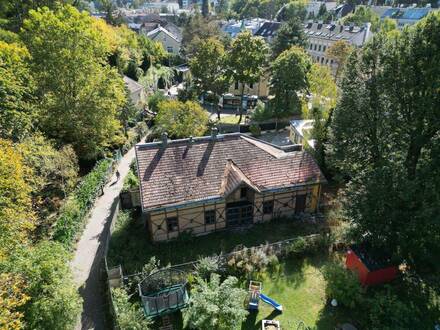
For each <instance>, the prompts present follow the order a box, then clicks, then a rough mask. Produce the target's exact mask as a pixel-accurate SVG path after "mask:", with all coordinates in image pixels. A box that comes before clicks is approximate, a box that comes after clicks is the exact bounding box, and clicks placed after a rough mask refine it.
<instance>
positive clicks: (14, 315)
mask: <svg viewBox="0 0 440 330" xmlns="http://www.w3.org/2000/svg"><path fill="white" fill-rule="evenodd" d="M25 288H26V283H25V281H24V280H23V278H22V277H21V276H20V275H17V274H10V273H2V274H0V329H3V330H15V329H22V328H23V327H24V324H23V317H24V314H23V312H21V311H19V308H20V307H21V306H23V305H24V304H25V303H26V302H27V301H29V299H30V297H29V296H28V295H27V294H25V293H24V290H25Z"/></svg>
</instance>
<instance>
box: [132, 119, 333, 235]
mask: <svg viewBox="0 0 440 330" xmlns="http://www.w3.org/2000/svg"><path fill="white" fill-rule="evenodd" d="M136 159H137V166H138V173H139V181H140V194H141V204H142V205H141V206H142V212H143V216H144V219H145V221H146V225H147V227H148V230H149V233H150V236H151V239H152V240H153V241H165V240H169V239H173V238H177V237H178V236H179V235H180V234H182V233H186V232H190V233H192V234H194V235H202V234H205V233H209V232H213V231H216V230H222V229H226V228H231V227H232V228H233V227H237V226H247V225H251V224H254V223H259V222H265V221H270V220H271V219H274V218H279V217H284V216H293V215H295V214H301V213H303V212H307V213H311V212H316V211H317V210H318V207H319V199H320V194H321V185H322V184H323V183H324V182H326V181H325V178H324V176H323V175H322V173H321V171H320V169H319V167H318V165H317V164H316V162H315V160H314V159H313V158H312V156H311V155H310V154H309V153H307V152H306V151H291V152H286V151H284V150H283V149H281V148H280V147H277V146H275V145H272V144H270V143H268V142H264V141H260V140H257V139H255V138H252V137H249V136H247V135H244V134H240V133H234V134H224V135H217V129H216V128H214V129H213V130H212V134H211V136H207V137H206V136H205V137H198V138H191V137H190V138H187V139H181V140H174V141H168V137H167V135H166V133H164V134H163V136H162V141H161V142H152V143H145V144H138V145H136ZM274 226H275V224H274Z"/></svg>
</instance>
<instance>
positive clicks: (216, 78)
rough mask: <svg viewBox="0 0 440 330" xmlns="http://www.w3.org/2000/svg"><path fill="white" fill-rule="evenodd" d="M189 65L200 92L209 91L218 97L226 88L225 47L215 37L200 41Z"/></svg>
mask: <svg viewBox="0 0 440 330" xmlns="http://www.w3.org/2000/svg"><path fill="white" fill-rule="evenodd" d="M189 65H190V67H191V74H192V76H193V77H194V83H195V84H196V86H197V88H198V89H199V91H200V92H203V93H206V92H209V91H211V92H213V93H214V95H215V96H216V98H218V97H219V96H220V95H221V94H222V93H224V92H225V91H226V90H227V88H228V85H229V80H228V79H227V78H228V77H227V75H226V72H225V49H224V47H223V44H222V43H221V42H220V41H218V40H217V39H214V38H210V39H208V40H205V41H203V42H200V45H199V47H198V48H197V51H196V53H195V54H194V56H193V58H191V59H190V61H189ZM216 103H217V102H216Z"/></svg>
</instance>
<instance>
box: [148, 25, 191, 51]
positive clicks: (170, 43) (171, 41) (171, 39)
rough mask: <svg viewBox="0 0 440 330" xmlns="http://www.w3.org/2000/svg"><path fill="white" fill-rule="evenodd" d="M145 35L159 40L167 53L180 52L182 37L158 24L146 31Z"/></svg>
mask: <svg viewBox="0 0 440 330" xmlns="http://www.w3.org/2000/svg"><path fill="white" fill-rule="evenodd" d="M147 37H148V38H150V39H151V40H154V41H158V42H160V43H161V44H162V45H163V48H165V50H166V51H167V52H168V53H171V54H175V55H178V54H179V53H180V48H181V46H182V39H181V38H180V37H178V36H176V35H175V34H173V33H171V32H170V31H168V30H167V29H165V28H163V27H162V26H160V25H159V26H158V27H157V28H156V29H154V30H152V31H150V32H148V33H147Z"/></svg>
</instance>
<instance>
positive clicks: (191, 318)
mask: <svg viewBox="0 0 440 330" xmlns="http://www.w3.org/2000/svg"><path fill="white" fill-rule="evenodd" d="M191 293H192V294H191V298H190V302H189V307H188V308H187V309H185V310H184V311H183V316H184V322H185V324H186V326H187V327H189V328H190V329H213V330H214V329H215V330H234V329H241V324H242V322H243V321H244V320H245V319H246V316H247V314H248V312H247V311H246V309H245V308H244V304H243V301H244V299H245V297H246V294H247V292H246V291H245V290H243V289H241V288H239V287H238V280H237V278H235V277H232V276H229V277H228V278H226V280H224V281H223V282H221V281H220V275H218V274H211V278H210V281H207V280H203V279H201V278H198V279H197V281H196V283H195V284H194V288H193V290H192V291H191Z"/></svg>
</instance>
